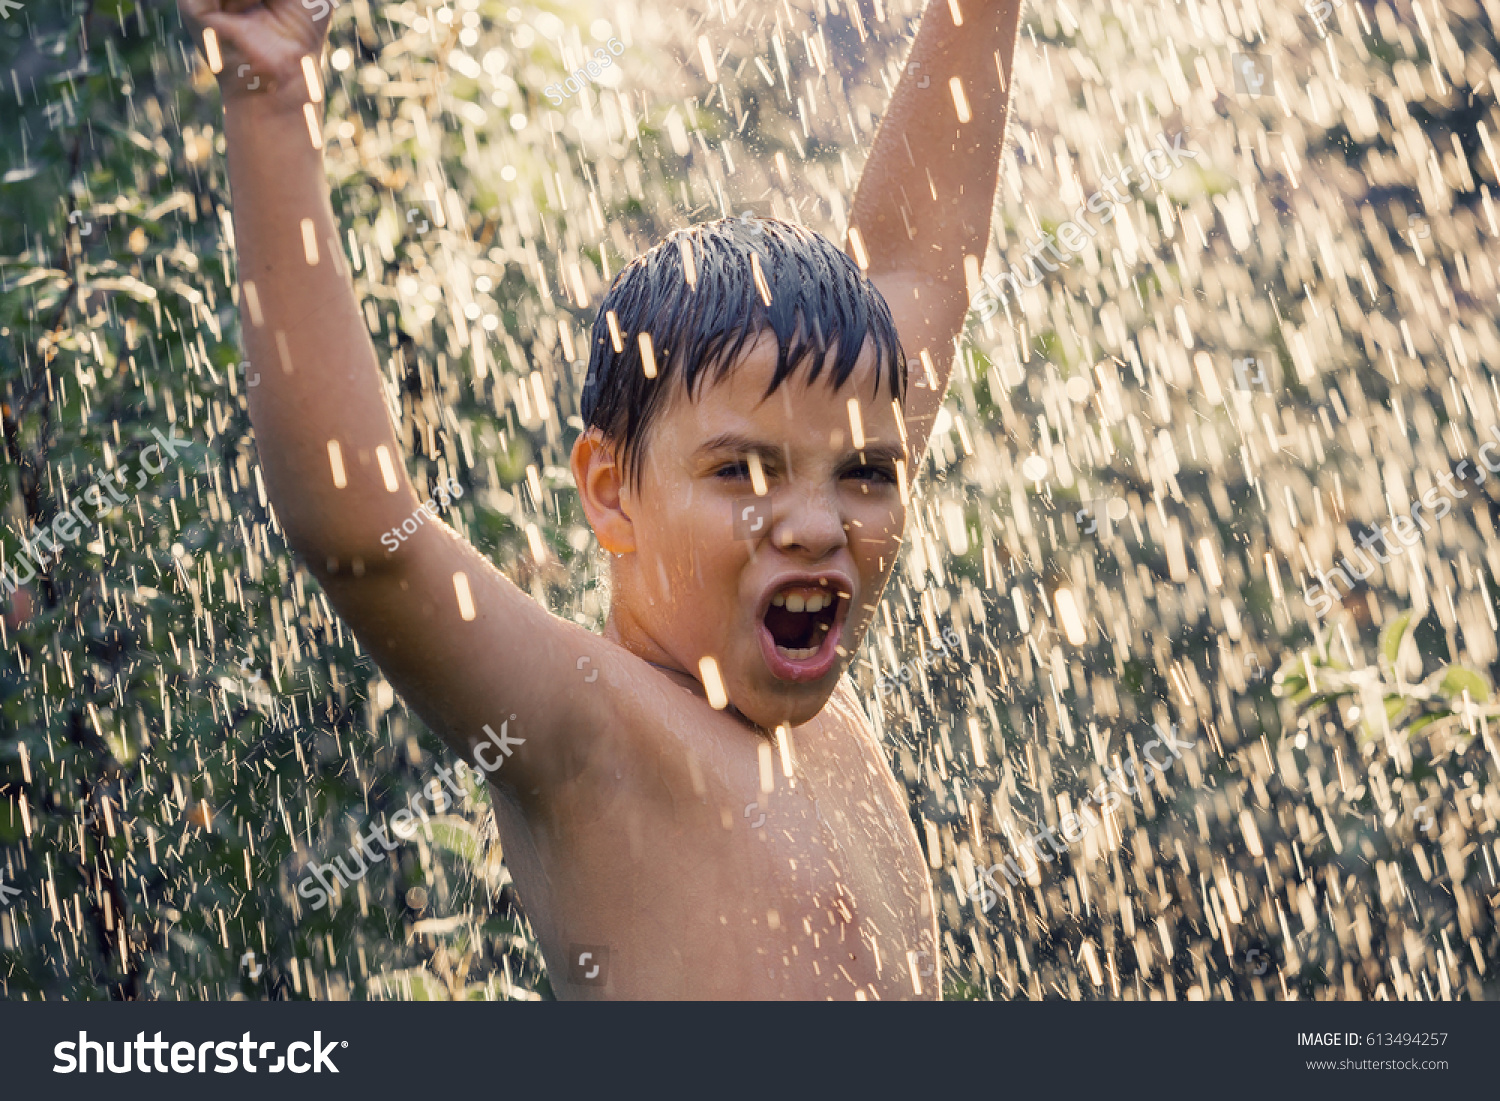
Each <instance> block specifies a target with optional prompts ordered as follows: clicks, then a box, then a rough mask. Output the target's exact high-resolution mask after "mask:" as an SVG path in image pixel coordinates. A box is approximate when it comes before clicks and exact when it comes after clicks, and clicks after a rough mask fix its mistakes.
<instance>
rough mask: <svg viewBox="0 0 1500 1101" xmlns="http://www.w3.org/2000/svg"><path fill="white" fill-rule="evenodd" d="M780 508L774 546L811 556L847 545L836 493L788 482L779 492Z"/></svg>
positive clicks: (847, 538)
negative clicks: (801, 486) (793, 485)
mask: <svg viewBox="0 0 1500 1101" xmlns="http://www.w3.org/2000/svg"><path fill="white" fill-rule="evenodd" d="M779 496H780V497H781V501H779V502H778V504H781V505H782V508H780V509H778V510H777V511H778V512H779V513H780V515H778V516H777V517H776V520H775V528H774V529H773V530H772V533H771V541H772V542H773V543H774V544H775V545H776V548H777V549H778V550H781V551H786V552H788V553H792V554H803V555H806V556H807V557H809V558H812V559H823V558H826V557H828V556H829V555H830V554H832V553H834V552H835V551H837V550H839V549H840V548H842V547H846V546H848V545H849V533H848V531H847V530H846V529H845V527H844V514H843V510H842V509H841V508H840V507H839V501H838V497H837V495H836V494H834V493H833V492H831V491H829V490H827V489H824V488H815V487H806V488H797V487H792V486H788V487H787V488H786V489H785V490H783V491H782V493H781V494H780V495H779Z"/></svg>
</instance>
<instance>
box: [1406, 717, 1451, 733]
mask: <svg viewBox="0 0 1500 1101" xmlns="http://www.w3.org/2000/svg"><path fill="white" fill-rule="evenodd" d="M1452 717H1453V712H1452V711H1448V710H1443V711H1431V712H1428V713H1427V714H1426V715H1423V716H1422V717H1421V718H1419V719H1416V720H1415V721H1413V722H1412V723H1411V724H1410V725H1408V726H1407V727H1406V736H1407V737H1408V738H1410V737H1411V736H1412V735H1413V734H1416V733H1417V732H1418V731H1420V730H1423V729H1425V728H1426V727H1429V726H1431V725H1432V724H1433V723H1435V722H1437V721H1438V720H1439V719H1448V718H1452Z"/></svg>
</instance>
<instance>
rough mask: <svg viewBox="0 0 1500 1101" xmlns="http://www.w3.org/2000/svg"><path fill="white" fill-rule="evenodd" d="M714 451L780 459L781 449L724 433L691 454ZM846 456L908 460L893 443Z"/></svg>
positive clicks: (856, 450)
mask: <svg viewBox="0 0 1500 1101" xmlns="http://www.w3.org/2000/svg"><path fill="white" fill-rule="evenodd" d="M715 451H732V452H734V453H736V454H741V455H749V454H758V455H771V456H774V457H776V458H780V457H781V456H782V454H783V448H781V447H780V446H777V445H775V444H770V443H767V442H766V441H764V440H757V439H755V438H753V437H751V436H742V435H740V434H739V433H737V432H725V433H723V434H721V435H718V436H714V437H713V438H712V439H709V440H705V441H704V442H703V444H702V445H701V446H699V447H698V448H697V450H695V451H694V452H693V454H694V455H696V456H703V455H711V454H712V453H714V452H715ZM845 454H846V455H859V456H862V458H861V461H862V462H872V461H879V460H881V459H889V460H890V461H891V462H893V463H899V462H905V461H907V459H908V458H909V456H908V453H907V450H906V447H905V446H903V445H902V444H895V443H869V444H866V445H865V446H864V447H859V448H856V447H850V448H848V449H847V451H846V452H845Z"/></svg>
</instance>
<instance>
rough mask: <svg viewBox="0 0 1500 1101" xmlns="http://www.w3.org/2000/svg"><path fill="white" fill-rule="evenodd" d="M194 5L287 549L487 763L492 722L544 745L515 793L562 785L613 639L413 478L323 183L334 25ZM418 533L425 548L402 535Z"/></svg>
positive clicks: (397, 675) (384, 664)
mask: <svg viewBox="0 0 1500 1101" xmlns="http://www.w3.org/2000/svg"><path fill="white" fill-rule="evenodd" d="M309 7H311V8H312V9H313V10H311V11H310V10H309ZM325 7H326V5H325ZM180 8H181V10H182V13H183V15H184V17H185V21H186V23H187V25H188V27H189V30H190V32H191V33H192V34H193V35H194V37H195V38H196V40H197V42H198V45H199V47H200V48H201V49H203V51H204V54H205V56H206V57H207V59H208V61H209V65H210V68H214V69H216V70H217V71H218V74H219V83H220V88H221V91H222V94H223V99H224V115H225V138H226V143H227V146H228V156H229V178H230V186H231V189H232V194H233V208H234V226H235V243H236V246H237V249H238V254H239V265H240V268H239V271H240V284H241V288H242V290H241V295H240V314H241V319H242V322H243V325H242V328H243V332H244V340H245V344H246V350H247V351H248V353H249V356H250V358H251V361H252V362H253V363H254V365H255V371H256V372H257V373H258V374H259V376H260V381H259V383H258V385H256V386H254V387H253V388H251V389H250V390H249V403H250V418H251V421H252V423H253V424H254V426H255V435H256V444H257V448H258V450H259V454H260V460H261V466H262V469H263V470H264V473H265V479H266V488H267V490H268V492H269V495H270V499H271V502H272V505H273V507H274V508H275V510H276V514H277V517H278V519H279V520H280V523H281V526H282V528H283V530H284V531H285V532H286V536H287V539H288V541H289V543H290V544H291V545H292V547H293V548H294V549H295V550H296V551H297V552H298V554H299V555H300V556H301V557H302V559H303V560H304V561H305V562H306V564H307V566H308V568H309V569H310V570H311V571H312V573H313V574H314V576H316V577H317V578H318V580H319V582H320V583H321V584H322V585H323V587H324V590H325V591H326V592H327V594H328V598H329V600H330V601H331V602H332V604H333V605H334V607H335V608H336V609H337V610H338V613H339V615H340V616H341V617H342V618H343V619H344V620H345V621H346V622H347V623H348V624H349V625H350V626H351V627H352V628H353V629H354V632H355V633H356V635H357V636H358V637H359V639H360V641H361V642H362V644H363V645H364V646H365V647H366V648H367V649H368V650H370V652H371V653H372V654H373V655H374V657H375V658H376V660H377V661H378V662H379V663H380V666H381V668H382V670H383V671H384V672H385V674H386V675H387V676H388V677H389V678H390V679H391V682H392V683H393V684H394V685H395V687H396V688H397V689H398V690H399V691H400V692H401V695H402V698H403V699H404V700H405V701H406V702H407V703H408V704H409V705H410V706H411V707H413V708H414V709H415V710H416V711H417V712H418V713H419V714H420V715H421V716H422V718H423V719H424V720H425V721H426V722H427V724H428V725H429V726H430V727H432V728H433V730H434V731H435V732H436V733H438V734H439V735H440V736H441V737H443V738H444V740H445V741H447V742H448V744H449V745H450V746H451V747H453V748H454V749H455V750H456V751H457V752H459V753H460V754H462V755H464V756H465V757H467V758H469V759H470V760H473V759H474V757H473V750H474V749H475V748H476V747H477V746H478V745H479V744H480V743H481V742H482V741H483V740H485V739H486V738H487V735H486V733H485V727H486V726H488V727H489V728H490V729H492V730H497V731H498V730H501V729H503V724H505V723H507V722H508V721H509V720H510V719H511V718H512V717H515V718H516V719H517V721H516V722H514V723H511V724H510V728H509V732H508V734H507V735H506V736H508V737H514V736H515V735H516V733H517V731H518V730H519V731H520V732H521V737H522V738H523V739H525V741H526V743H527V748H526V749H525V750H524V751H516V750H515V749H513V748H506V750H505V753H506V757H505V759H504V764H505V765H506V766H507V768H508V771H507V772H504V773H502V774H501V775H500V776H499V777H497V779H502V780H503V779H508V780H510V781H511V782H512V785H517V784H520V785H524V786H525V787H526V789H527V790H533V789H537V788H541V787H545V786H546V780H547V776H546V775H545V773H546V772H547V769H548V768H549V767H550V763H551V762H554V761H555V760H556V755H555V754H550V755H549V753H548V751H547V746H548V742H547V739H546V737H545V735H546V733H547V732H548V731H549V730H551V729H557V728H559V727H563V728H567V727H568V726H570V725H571V724H570V723H569V721H568V720H569V719H571V718H573V717H574V716H571V715H568V714H563V713H562V712H563V711H564V710H565V708H564V707H563V705H561V704H559V703H558V702H557V701H556V700H555V699H552V698H549V697H551V696H553V695H554V693H551V692H549V690H548V686H549V685H554V684H556V683H558V682H559V680H560V679H561V678H562V677H563V675H564V673H565V672H566V671H571V670H572V669H573V668H574V663H575V660H576V659H577V658H578V657H579V655H593V660H594V661H595V666H596V667H598V666H599V665H600V664H601V658H602V655H598V654H594V649H593V648H594V647H601V646H603V645H604V643H603V641H602V640H599V639H597V638H595V637H594V636H592V635H589V634H588V633H587V632H585V631H583V630H581V629H578V628H574V627H572V626H571V625H567V624H564V623H563V622H562V621H560V620H558V619H556V618H555V617H553V616H551V615H549V614H548V613H547V612H546V611H545V609H543V608H541V607H539V606H538V605H537V604H536V602H535V601H533V600H531V599H530V598H529V597H528V596H526V595H525V594H524V593H522V592H521V591H520V590H518V589H517V588H516V587H515V586H514V585H513V584H512V583H511V582H510V581H509V580H507V579H506V578H505V577H503V576H502V575H501V574H500V573H499V572H498V571H497V570H495V569H494V567H493V566H492V565H491V564H490V563H489V562H488V561H487V560H486V559H485V558H484V557H483V556H482V555H480V554H479V553H478V552H477V551H476V550H475V549H474V548H473V547H472V546H470V545H469V544H468V543H467V542H466V541H465V540H463V539H461V538H460V537H459V536H458V535H457V534H455V533H454V532H453V531H452V530H451V529H449V528H448V527H447V526H446V525H443V524H441V523H440V522H439V521H438V519H437V518H436V516H435V510H433V509H428V510H424V509H422V508H421V506H422V505H423V504H424V503H425V502H426V501H427V499H428V493H427V487H425V486H423V487H420V490H419V491H418V490H414V489H413V486H412V484H411V482H410V480H409V479H408V477H407V474H406V469H405V464H404V460H403V456H402V454H401V449H400V443H399V440H398V437H397V434H396V432H395V429H394V426H393V425H392V423H391V417H390V414H389V412H388V410H387V406H386V403H385V399H384V396H383V394H382V390H381V382H380V374H379V369H378V365H377V361H376V357H375V349H374V347H373V345H372V344H371V341H370V338H369V334H368V333H367V332H366V330H365V325H364V321H363V320H362V318H361V316H360V311H359V306H358V302H357V300H356V298H355V294H354V288H353V285H352V283H351V281H350V276H349V272H348V270H347V264H346V262H345V260H344V254H343V250H342V248H341V247H340V243H339V238H340V234H339V229H338V226H337V225H336V224H335V221H334V217H333V209H332V205H331V202H330V198H329V188H328V183H327V179H326V177H325V174H324V169H323V157H322V153H321V140H320V135H321V133H322V112H323V102H322V99H323V97H322V91H321V87H320V84H321V77H320V74H321V70H322V63H321V56H322V52H323V45H324V39H325V36H326V29H327V25H328V17H327V16H326V14H325V16H324V18H323V19H322V20H316V19H315V18H314V13H315V11H316V8H317V5H309V6H304V5H303V4H302V3H300V2H299V0H259V2H257V0H180ZM247 67H248V68H247ZM242 72H243V75H241V73H242ZM251 85H256V87H255V89H254V90H251ZM409 520H410V521H414V522H415V525H414V526H415V532H414V534H411V535H410V536H406V535H405V532H404V531H403V540H402V541H399V542H398V541H397V540H396V539H394V538H391V537H390V536H389V535H387V533H389V532H391V531H392V530H393V529H398V528H402V526H403V524H404V523H405V522H406V521H409ZM407 526H408V528H409V527H411V526H413V525H407ZM383 535H386V539H385V540H384V541H383V540H382V536H383ZM392 544H395V546H394V548H393V546H392ZM574 636H577V637H576V638H575V637H574ZM539 735H540V737H539ZM554 748H555V747H554ZM491 756H492V757H493V752H492V754H491Z"/></svg>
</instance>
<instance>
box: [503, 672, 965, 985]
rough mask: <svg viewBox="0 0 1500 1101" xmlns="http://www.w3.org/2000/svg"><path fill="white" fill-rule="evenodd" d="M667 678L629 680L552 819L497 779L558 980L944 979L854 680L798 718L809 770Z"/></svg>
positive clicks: (915, 868) (510, 840)
mask: <svg viewBox="0 0 1500 1101" xmlns="http://www.w3.org/2000/svg"><path fill="white" fill-rule="evenodd" d="M684 679H686V678H684ZM667 696H668V698H667V699H666V700H663V699H662V697H661V694H660V693H659V692H657V691H652V690H643V691H642V692H641V693H640V695H639V697H632V696H631V695H629V694H626V695H625V696H624V698H622V700H621V703H622V705H623V706H621V707H620V708H619V709H618V721H619V723H620V728H619V729H618V730H616V731H612V732H601V736H600V737H599V738H598V739H597V740H591V741H592V744H594V745H596V746H597V747H598V749H597V751H593V750H591V755H590V757H589V759H588V760H587V761H581V762H579V763H578V771H577V775H576V777H575V778H574V779H572V780H570V781H569V782H568V783H567V784H566V785H565V788H564V790H563V791H561V792H558V793H552V794H551V795H550V796H549V798H548V800H547V801H546V804H545V805H546V806H547V808H548V811H547V812H546V815H545V818H540V819H532V820H529V821H528V820H527V819H526V818H525V817H524V816H523V815H522V814H521V812H520V811H519V810H517V809H516V803H515V802H514V801H513V800H511V799H510V798H508V797H507V796H506V795H505V793H504V792H503V791H496V793H495V794H496V798H495V804H496V814H497V816H498V818H499V820H500V827H501V837H502V839H503V842H504V844H505V859H506V862H507V865H508V866H509V867H510V869H511V872H512V875H513V876H514V877H515V882H516V889H517V892H518V894H519V895H520V899H521V903H522V905H523V907H525V909H526V912H527V915H528V916H529V917H530V919H531V921H532V924H533V925H534V927H535V928H536V930H537V934H538V936H539V938H540V940H541V942H542V947H543V951H544V954H545V956H546V958H547V963H548V970H549V972H550V974H551V978H552V986H553V989H554V991H555V992H556V993H557V995H558V997H559V998H633V999H646V998H674V999H721V998H722V999H776V998H790V999H823V998H839V999H853V998H856V997H864V998H868V999H872V1000H873V999H891V998H915V997H925V998H933V997H936V996H937V995H938V989H937V987H938V978H937V976H938V974H939V973H940V965H939V960H938V950H937V923H936V917H935V913H934V910H933V903H932V885H931V880H930V878H929V877H928V874H927V867H926V863H925V861H924V859H923V855H922V851H921V848H920V846H919V845H918V842H917V834H916V830H915V828H914V827H913V826H912V823H911V819H910V818H909V817H908V814H907V809H906V800H905V794H904V792H903V791H902V789H901V787H900V786H899V785H898V784H897V782H896V779H895V777H894V776H893V775H892V774H891V771H890V768H889V766H888V765H887V764H886V761H885V757H884V754H883V753H882V751H881V749H880V746H879V744H878V743H877V742H876V740H875V737H874V734H873V732H872V731H871V730H870V729H869V726H868V724H867V723H866V722H865V720H864V718H863V716H862V715H861V714H860V712H859V709H858V707H857V705H856V704H855V702H854V697H853V693H852V690H851V689H850V688H849V687H848V684H847V682H843V681H841V682H840V685H839V687H838V688H837V689H836V690H835V691H834V693H833V695H832V697H831V698H830V699H829V701H828V704H827V705H826V706H825V707H824V708H823V710H822V712H820V713H819V715H818V716H817V717H816V718H815V719H814V720H813V721H812V722H809V723H807V724H805V725H803V726H800V727H796V728H794V729H793V730H792V732H791V739H790V743H791V752H792V756H793V758H794V768H793V779H794V780H795V786H793V785H792V784H791V783H789V781H788V779H787V777H786V775H785V772H784V766H783V761H782V756H781V753H780V751H779V748H777V747H775V746H773V745H771V743H770V742H769V741H768V740H767V739H766V738H765V737H763V736H762V735H760V734H758V733H757V732H755V731H754V730H752V729H751V728H749V727H747V726H746V725H744V724H743V723H741V722H739V721H737V720H736V719H735V718H733V717H731V716H729V715H726V714H723V713H720V712H716V711H714V710H712V709H711V708H710V707H709V706H708V704H707V703H706V702H705V701H704V700H703V699H702V698H701V694H699V693H692V692H690V691H687V690H681V691H672V690H670V689H668V690H667ZM633 705H635V706H633ZM632 712H634V713H632ZM762 746H766V747H768V748H769V749H770V758H771V760H770V765H771V779H772V781H773V789H772V792H771V794H770V795H765V794H763V793H762V790H761V786H762V767H761V747H762ZM752 804H753V806H752ZM762 815H764V819H763V820H762V817H761V816H762ZM600 947H603V948H606V949H607V950H608V957H607V962H604V954H603V953H600V952H599V951H597V949H598V948H600ZM589 951H592V955H591V956H590V957H588V959H586V960H585V961H584V964H583V966H580V965H579V962H578V958H579V957H580V956H582V954H583V953H584V952H589ZM596 965H597V966H599V973H598V974H597V975H595V976H594V978H593V981H583V976H586V975H588V974H590V973H592V971H593V967H594V966H596Z"/></svg>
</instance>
